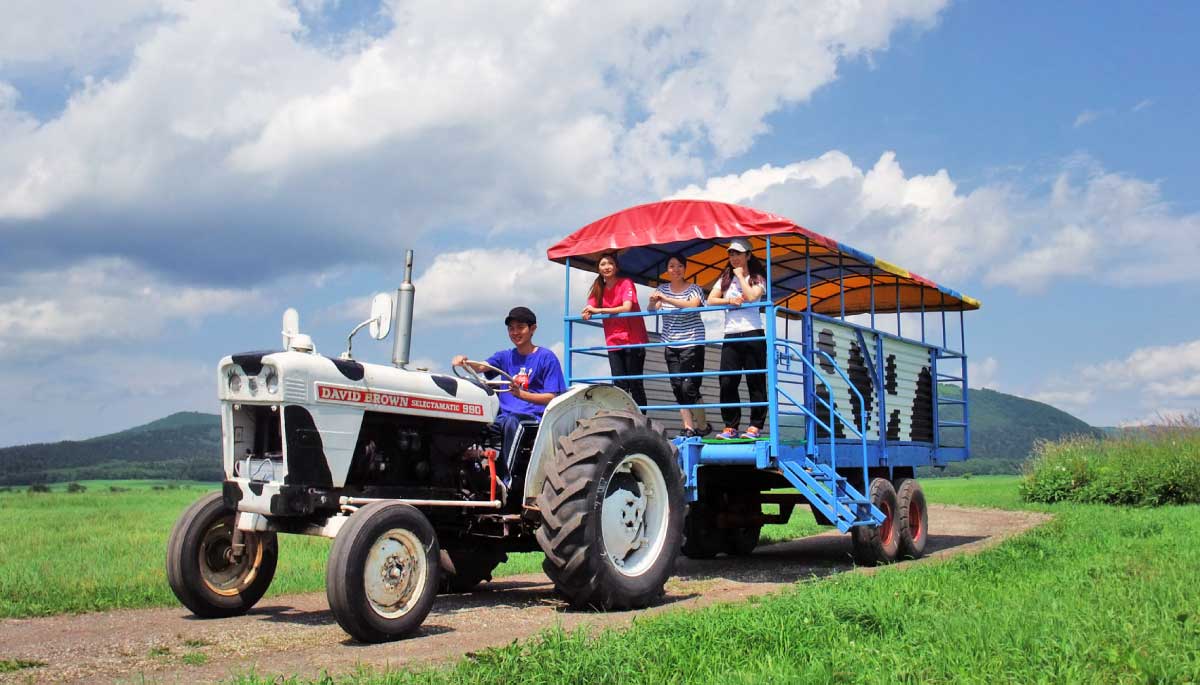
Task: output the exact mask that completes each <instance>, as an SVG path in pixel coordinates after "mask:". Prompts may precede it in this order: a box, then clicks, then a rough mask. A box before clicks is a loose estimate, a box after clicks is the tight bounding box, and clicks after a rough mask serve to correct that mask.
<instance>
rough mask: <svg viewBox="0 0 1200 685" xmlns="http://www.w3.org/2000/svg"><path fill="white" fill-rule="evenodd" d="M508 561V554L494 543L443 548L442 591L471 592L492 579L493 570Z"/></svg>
mask: <svg viewBox="0 0 1200 685" xmlns="http://www.w3.org/2000/svg"><path fill="white" fill-rule="evenodd" d="M505 561H508V554H507V553H506V552H504V550H502V549H499V548H497V547H496V546H494V545H486V544H484V545H480V546H478V547H457V546H456V547H453V548H449V549H447V548H442V553H441V567H442V582H441V588H440V592H443V593H457V592H470V591H471V590H474V589H475V588H476V587H477V586H478V585H479V584H480V583H483V582H487V581H489V580H491V579H492V571H495V570H496V567H497V566H499V565H500V564H502V563H504V562H505Z"/></svg>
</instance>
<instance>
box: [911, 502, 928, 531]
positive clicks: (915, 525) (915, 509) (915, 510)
mask: <svg viewBox="0 0 1200 685" xmlns="http://www.w3.org/2000/svg"><path fill="white" fill-rule="evenodd" d="M908 530H909V531H910V532H911V533H912V539H913V540H920V539H921V534H922V533H924V532H925V521H924V519H923V518H922V517H921V507H920V505H918V504H917V503H916V502H909V503H908Z"/></svg>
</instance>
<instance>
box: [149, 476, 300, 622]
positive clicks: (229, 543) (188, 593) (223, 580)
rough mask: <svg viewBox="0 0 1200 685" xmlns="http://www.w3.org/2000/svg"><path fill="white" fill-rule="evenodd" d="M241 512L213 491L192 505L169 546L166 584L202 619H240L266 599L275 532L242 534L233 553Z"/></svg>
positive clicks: (273, 560)
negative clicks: (240, 546)
mask: <svg viewBox="0 0 1200 685" xmlns="http://www.w3.org/2000/svg"><path fill="white" fill-rule="evenodd" d="M236 519H237V512H236V511H235V510H233V509H230V508H229V507H227V506H225V500H224V499H223V498H222V496H221V493H219V492H214V493H211V494H208V495H205V496H204V497H202V498H200V499H199V500H197V501H196V502H195V503H194V504H192V506H190V507H188V508H187V510H186V511H184V512H183V515H182V516H180V517H179V520H178V521H176V522H175V527H174V528H173V529H172V530H171V537H170V539H169V540H168V542H167V582H168V583H169V584H170V586H171V591H172V592H174V593H175V596H176V597H178V598H179V601H180V602H182V603H183V605H184V606H185V607H187V608H188V609H190V610H191V612H192V613H193V614H195V615H197V616H199V617H201V618H226V617H228V616H239V615H241V614H244V613H246V612H247V611H249V610H250V608H251V607H253V606H254V605H255V603H257V602H258V600H260V599H262V596H263V594H264V593H266V591H267V588H268V587H269V586H270V585H271V579H272V578H274V577H275V564H276V562H277V561H278V559H279V548H278V545H277V542H276V540H275V533H253V532H243V533H242V543H243V544H244V545H245V547H243V549H242V554H241V556H239V557H236V558H235V557H234V555H233V531H234V527H235V526H236Z"/></svg>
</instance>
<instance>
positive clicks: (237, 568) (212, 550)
mask: <svg viewBox="0 0 1200 685" xmlns="http://www.w3.org/2000/svg"><path fill="white" fill-rule="evenodd" d="M242 541H243V543H244V544H245V549H244V550H243V551H242V558H241V559H239V560H237V561H236V562H235V561H234V560H233V558H232V551H233V518H232V517H228V518H224V519H220V520H218V521H215V522H213V524H212V525H211V526H209V527H208V530H206V531H204V537H203V538H202V539H201V540H200V550H199V551H200V577H201V579H203V581H204V584H205V586H207V587H208V589H209V590H211V591H212V592H215V593H216V594H218V595H221V596H222V597H233V596H235V595H237V594H239V593H241V592H242V591H243V590H245V589H246V588H247V587H249V585H250V584H251V583H253V582H254V579H255V578H256V577H258V569H259V567H260V566H261V565H262V559H263V546H262V545H261V544H260V543H259V539H258V536H257V535H255V534H254V533H247V532H243V533H242Z"/></svg>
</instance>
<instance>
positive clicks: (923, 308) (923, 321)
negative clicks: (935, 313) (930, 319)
mask: <svg viewBox="0 0 1200 685" xmlns="http://www.w3.org/2000/svg"><path fill="white" fill-rule="evenodd" d="M921 344H925V286H921Z"/></svg>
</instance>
